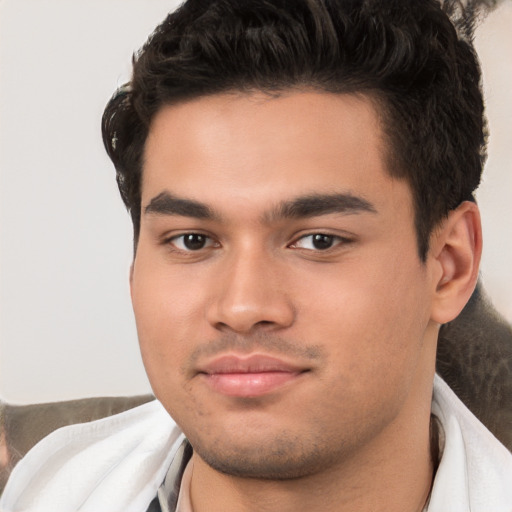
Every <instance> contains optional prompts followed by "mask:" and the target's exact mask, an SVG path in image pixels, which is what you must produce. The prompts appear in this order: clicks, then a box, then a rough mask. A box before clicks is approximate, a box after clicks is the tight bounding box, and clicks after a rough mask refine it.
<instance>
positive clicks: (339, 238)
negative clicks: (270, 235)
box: [288, 230, 354, 253]
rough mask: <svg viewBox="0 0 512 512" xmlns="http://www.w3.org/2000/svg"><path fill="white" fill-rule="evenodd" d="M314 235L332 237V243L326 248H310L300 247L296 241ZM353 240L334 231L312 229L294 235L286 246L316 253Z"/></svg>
mask: <svg viewBox="0 0 512 512" xmlns="http://www.w3.org/2000/svg"><path fill="white" fill-rule="evenodd" d="M315 235H324V236H328V237H332V238H333V240H334V242H333V245H332V246H331V247H328V248H326V249H317V248H315V247H311V248H308V247H300V246H299V245H298V242H300V241H301V240H305V239H307V238H312V237H314V236H315ZM353 241H354V240H353V238H350V237H349V236H343V235H335V234H334V233H330V232H329V231H327V230H326V231H314V232H310V233H305V234H303V235H301V236H298V237H296V238H295V239H294V241H293V242H292V243H291V244H290V245H289V246H288V247H292V248H297V249H301V250H305V251H312V252H318V253H327V252H329V251H332V250H334V249H336V248H337V247H339V246H342V245H347V244H350V243H352V242H353Z"/></svg>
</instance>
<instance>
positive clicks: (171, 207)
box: [144, 192, 218, 220]
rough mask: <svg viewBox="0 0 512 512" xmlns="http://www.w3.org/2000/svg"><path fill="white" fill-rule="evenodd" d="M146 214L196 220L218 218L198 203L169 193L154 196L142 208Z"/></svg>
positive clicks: (207, 207) (206, 207)
mask: <svg viewBox="0 0 512 512" xmlns="http://www.w3.org/2000/svg"><path fill="white" fill-rule="evenodd" d="M144 213H146V214H150V213H151V214H156V215H179V216H182V217H193V218H196V219H206V220H213V219H216V218H217V217H218V216H217V215H216V214H215V213H214V212H213V210H212V209H211V208H210V207H209V206H207V205H205V204H204V203H200V202H199V201H194V200H193V199H184V198H181V197H176V196H173V195H171V194H169V192H162V193H160V194H158V195H157V196H155V197H154V198H153V199H151V201H150V202H149V204H148V205H147V206H146V207H145V208H144Z"/></svg>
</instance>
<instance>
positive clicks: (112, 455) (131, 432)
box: [0, 376, 512, 512]
mask: <svg viewBox="0 0 512 512" xmlns="http://www.w3.org/2000/svg"><path fill="white" fill-rule="evenodd" d="M432 412H433V414H434V415H435V416H436V417H437V418H438V419H439V421H440V424H441V427H442V429H443V431H444V438H445V446H444V451H443V454H442V456H441V461H440V464H439V468H438V470H437V473H436V476H435V479H434V485H433V489H432V494H431V497H430V501H429V504H428V507H427V510H428V512H447V511H448V510H449V511H450V512H512V454H511V453H510V452H509V451H508V450H507V449H506V448H505V447H504V446H503V445H502V444H501V443H500V442H499V441H498V440H497V439H496V438H495V437H494V436H493V435H492V434H491V433H490V432H489V431H488V430H487V429H486V428H485V427H484V425H483V424H481V423H480V422H479V421H478V420H477V419H476V417H475V416H473V414H472V413H471V412H470V411H469V410H468V409H467V408H466V407H465V406H464V404H463V403H462V402H461V401H460V400H459V399H458V398H457V397H456V395H455V394H454V393H453V392H452V391H451V389H450V388H449V387H448V386H447V385H446V383H444V382H443V381H442V379H441V378H440V377H438V376H436V378H435V381H434V396H433V401H432ZM184 440H185V438H184V435H183V434H182V433H181V431H180V430H179V429H178V427H177V426H176V424H175V423H174V422H173V420H172V419H171V418H170V417H169V415H168V414H167V412H166V411H165V409H164V408H163V406H162V405H161V404H160V403H159V402H158V401H154V402H150V403H148V404H144V405H142V406H140V407H137V408H135V409H132V410H130V411H127V412H124V413H121V414H118V415H116V416H111V417H109V418H105V419H102V420H98V421H94V422H91V423H84V424H81V425H73V426H69V427H64V428H62V429H59V430H57V431H55V432H53V433H52V434H50V435H49V436H48V437H46V438H45V439H43V440H42V441H41V442H40V443H39V444H37V445H36V446H35V447H34V448H33V449H32V450H31V451H30V452H29V453H28V454H27V456H26V457H25V458H24V459H22V460H21V462H20V463H19V464H18V465H17V466H16V467H15V468H14V470H13V473H12V475H11V478H10V479H9V482H8V483H7V486H6V489H5V492H4V494H3V496H2V498H1V499H0V510H1V511H2V512H21V511H27V512H28V511H30V512H47V511H48V512H50V511H51V512H54V511H56V510H58V511H60V510H62V511H64V510H65V511H66V512H75V511H76V512H78V511H80V512H116V511H118V512H146V511H147V510H148V507H150V504H151V503H155V498H156V496H157V494H160V495H162V492H168V491H165V489H173V488H176V487H179V483H178V482H176V483H177V484H178V485H177V486H176V485H174V483H175V482H173V481H172V480H173V478H172V477H170V478H166V477H168V476H169V474H170V469H169V468H170V467H171V466H172V464H171V463H172V461H173V459H174V458H175V456H176V454H177V453H178V450H179V449H180V448H182V447H183V446H186V443H184ZM178 458H179V457H178ZM180 465H181V464H180ZM180 477H181V475H180ZM162 489H164V490H162ZM182 490H184V489H182ZM171 512H172V511H171Z"/></svg>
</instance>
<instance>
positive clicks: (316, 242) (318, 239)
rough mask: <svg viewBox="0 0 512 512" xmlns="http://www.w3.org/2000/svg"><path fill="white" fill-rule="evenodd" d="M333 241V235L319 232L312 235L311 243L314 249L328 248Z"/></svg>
mask: <svg viewBox="0 0 512 512" xmlns="http://www.w3.org/2000/svg"><path fill="white" fill-rule="evenodd" d="M333 242H334V237H333V236H331V235H324V234H321V233H319V234H316V235H313V240H312V244H313V247H314V248H315V249H319V250H322V249H329V248H330V247H332V244H333Z"/></svg>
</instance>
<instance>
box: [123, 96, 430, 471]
mask: <svg viewBox="0 0 512 512" xmlns="http://www.w3.org/2000/svg"><path fill="white" fill-rule="evenodd" d="M384 146H385V143H384V141H383V139H382V132H381V127H380V126H379V120H378V115H377V113H376V110H375V107H374V105H373V103H372V102H371V101H370V100H368V99H365V98H364V97H356V96H353V95H331V94H327V93H315V92H302V93H299V92H290V93H287V94H283V95H281V96H280V97H277V98H276V97H273V98H271V97H269V96H265V95H263V94H261V93H258V94H256V93H254V94H251V95H243V94H238V95H235V94H232V95H228V94H225V95H214V96H210V97H204V98H200V99H195V100H191V101H189V102H186V103H182V104H179V105H176V106H169V107H165V108H164V109H162V110H161V111H160V112H159V113H158V115H157V116H156V118H155V120H154V121H153V124H152V126H151V130H150V134H149V137H148V140H147V144H146V151H145V162H144V177H143V186H142V222H141V231H140V239H139V245H138V250H137V255H136V258H135V261H134V265H133V273H132V280H131V286H132V298H133V306H134V310H135V316H136V321H137V329H138V334H139V338H140V345H141V351H142V356H143V359H144V363H145V366H146V370H147V372H148V375H149V379H150V381H151V383H152V386H153V390H154V392H155V394H156V396H157V397H158V399H159V400H160V401H161V402H162V403H163V405H164V406H165V407H166V409H167V410H168V411H169V413H170V414H171V416H172V417H173V418H174V419H175V420H176V422H177V423H178V424H179V425H180V427H181V428H182V429H183V431H184V432H185V434H186V435H187V437H188V438H189V440H190V441H191V443H192V445H193V447H194V449H195V452H196V454H197V455H198V456H199V457H201V458H202V459H203V460H204V461H206V462H207V463H208V464H210V465H211V466H212V467H214V468H216V469H218V470H220V471H223V472H227V473H229V474H235V475H241V476H252V477H264V478H287V477H297V476H303V475H307V474H310V473H314V472H315V471H318V470H319V469H320V468H321V467H323V468H325V467H329V465H333V464H337V463H339V461H340V460H347V458H349V457H351V456H352V455H353V454H356V453H359V454H360V453H362V452H363V451H364V450H365V449H366V448H369V447H371V446H374V445H375V443H378V442H379V440H383V439H385V438H386V435H387V433H389V432H390V431H391V430H392V429H393V428H394V426H396V425H397V424H401V423H402V424H406V423H407V421H408V419H407V418H409V417H413V416H414V415H415V414H416V413H417V410H415V407H417V404H418V402H420V403H421V404H422V405H421V406H422V407H425V404H423V402H425V400H424V399H425V387H428V386H425V383H426V382H428V381H429V379H430V380H431V378H432V372H433V365H434V350H435V348H434V347H435V326H433V325H432V324H433V323H432V322H431V321H430V302H431V288H432V284H431V283H432V279H431V277H429V276H430V275H431V272H430V271H429V262H428V261H427V263H426V264H422V263H421V262H420V260H419V257H418V249H417V245H416V236H415V232H414V224H413V205H412V199H411V192H410V189H409V187H408V185H407V184H406V183H405V182H404V181H398V180H395V179H392V178H391V177H390V175H389V174H388V173H387V171H386V168H385V167H386V165H385V156H384ZM420 395H421V396H420ZM426 399H427V400H428V390H427V397H426ZM429 406H430V404H427V408H428V407H429ZM388 441H389V437H388Z"/></svg>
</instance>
